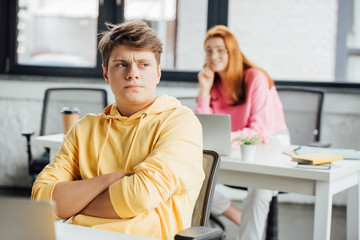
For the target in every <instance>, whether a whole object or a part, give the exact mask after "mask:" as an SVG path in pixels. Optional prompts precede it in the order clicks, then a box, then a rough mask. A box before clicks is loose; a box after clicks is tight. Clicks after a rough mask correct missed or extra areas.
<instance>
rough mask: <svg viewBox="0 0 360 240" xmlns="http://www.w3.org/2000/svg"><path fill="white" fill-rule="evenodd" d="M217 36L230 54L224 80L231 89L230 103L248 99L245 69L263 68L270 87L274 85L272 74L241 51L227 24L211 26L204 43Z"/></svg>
mask: <svg viewBox="0 0 360 240" xmlns="http://www.w3.org/2000/svg"><path fill="white" fill-rule="evenodd" d="M215 37H219V38H222V39H223V40H224V43H225V47H226V50H227V51H228V54H229V62H228V65H227V67H226V75H225V79H223V81H226V83H227V85H228V87H229V89H230V93H231V98H232V102H231V103H230V105H232V106H234V105H238V104H241V103H243V102H245V100H246V90H245V84H244V71H245V70H246V69H249V68H256V69H259V70H261V71H262V72H264V73H265V75H266V76H267V78H268V82H269V89H270V88H271V87H272V86H274V81H273V80H272V79H271V78H270V76H269V75H268V74H267V73H266V72H265V71H264V70H263V69H261V68H259V67H257V66H256V65H255V64H253V63H251V62H250V61H249V60H248V59H247V58H246V57H245V55H244V54H243V53H242V52H241V51H240V48H239V44H238V41H237V39H236V37H235V35H234V34H232V33H231V32H230V30H229V29H228V28H227V27H226V26H223V25H217V26H214V27H212V28H210V29H209V30H208V32H207V33H206V36H205V40H204V45H205V44H206V41H207V40H209V39H210V38H215ZM216 75H217V74H216ZM215 80H216V79H215Z"/></svg>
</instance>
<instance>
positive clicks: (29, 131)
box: [21, 129, 35, 138]
mask: <svg viewBox="0 0 360 240" xmlns="http://www.w3.org/2000/svg"><path fill="white" fill-rule="evenodd" d="M34 133H35V131H34V130H32V129H26V130H22V131H21V135H23V136H25V137H27V138H28V137H30V136H31V135H34Z"/></svg>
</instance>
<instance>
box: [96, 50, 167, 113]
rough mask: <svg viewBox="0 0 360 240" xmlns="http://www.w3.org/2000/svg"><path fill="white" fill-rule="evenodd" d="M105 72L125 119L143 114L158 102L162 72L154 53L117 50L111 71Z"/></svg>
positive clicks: (109, 66)
mask: <svg viewBox="0 0 360 240" xmlns="http://www.w3.org/2000/svg"><path fill="white" fill-rule="evenodd" d="M103 71H104V73H103V74H104V78H105V81H106V83H107V84H109V85H110V88H111V90H112V92H113V93H114V96H115V100H116V105H117V107H118V108H119V111H120V112H121V114H123V115H124V116H126V115H129V114H128V113H130V115H132V114H134V113H135V112H137V111H140V110H141V109H143V108H145V107H147V106H149V105H150V104H151V103H153V101H154V100H155V89H156V85H157V84H158V83H159V81H160V76H161V68H160V65H158V64H157V62H156V59H155V55H154V53H153V52H151V51H148V50H141V49H136V48H131V47H128V46H124V45H120V46H117V47H115V48H114V49H113V51H112V52H111V54H110V57H109V64H108V68H107V69H106V68H105V67H104V66H103ZM128 108H130V109H128ZM134 110H135V112H134ZM129 111H130V112H129Z"/></svg>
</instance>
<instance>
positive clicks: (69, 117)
mask: <svg viewBox="0 0 360 240" xmlns="http://www.w3.org/2000/svg"><path fill="white" fill-rule="evenodd" d="M79 113H80V111H79V109H78V108H76V107H63V109H61V115H62V126H63V133H64V135H65V134H66V133H67V132H68V131H69V129H70V128H71V127H72V125H73V124H74V123H75V122H76V121H77V120H78V119H79Z"/></svg>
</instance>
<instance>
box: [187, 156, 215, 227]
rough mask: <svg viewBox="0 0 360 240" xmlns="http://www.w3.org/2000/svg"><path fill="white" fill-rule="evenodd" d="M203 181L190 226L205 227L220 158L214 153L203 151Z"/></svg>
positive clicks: (208, 216)
mask: <svg viewBox="0 0 360 240" xmlns="http://www.w3.org/2000/svg"><path fill="white" fill-rule="evenodd" d="M203 167H204V173H205V179H204V182H203V185H202V187H201V190H200V194H199V197H198V199H197V200H196V203H195V208H194V212H193V216H192V221H191V226H192V227H194V226H207V225H208V221H209V218H210V209H211V204H212V199H213V195H214V189H215V185H216V180H217V175H218V171H219V168H220V156H219V154H218V153H217V152H215V151H210V150H204V151H203Z"/></svg>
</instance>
